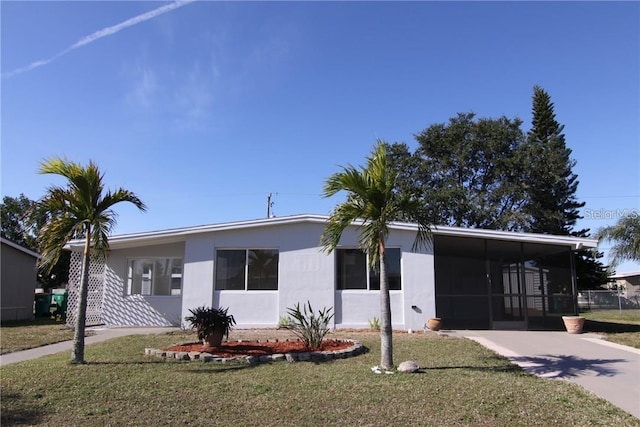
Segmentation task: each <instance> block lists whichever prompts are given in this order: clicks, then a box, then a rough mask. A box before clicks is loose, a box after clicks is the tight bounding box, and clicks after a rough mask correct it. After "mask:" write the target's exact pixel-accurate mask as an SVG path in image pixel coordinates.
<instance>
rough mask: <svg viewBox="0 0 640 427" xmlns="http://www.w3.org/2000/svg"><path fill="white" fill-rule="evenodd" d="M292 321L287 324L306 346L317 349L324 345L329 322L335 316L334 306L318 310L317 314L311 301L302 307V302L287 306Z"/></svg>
mask: <svg viewBox="0 0 640 427" xmlns="http://www.w3.org/2000/svg"><path fill="white" fill-rule="evenodd" d="M287 311H288V313H289V316H291V323H290V324H289V325H288V326H287V328H288V329H290V330H291V331H292V332H293V333H294V334H295V335H296V336H297V337H298V338H300V340H301V341H302V342H303V343H304V345H305V347H307V348H309V349H311V350H315V349H319V348H320V347H321V346H322V340H323V339H324V337H325V336H326V335H327V334H328V333H329V331H330V329H329V322H331V319H332V318H333V315H334V313H332V311H333V307H329V308H326V307H324V308H323V309H322V310H318V313H317V314H316V313H315V312H314V311H313V308H311V303H310V302H309V301H307V304H306V305H303V306H302V309H300V303H297V304H296V305H295V307H293V308H287Z"/></svg>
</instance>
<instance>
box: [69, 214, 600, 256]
mask: <svg viewBox="0 0 640 427" xmlns="http://www.w3.org/2000/svg"><path fill="white" fill-rule="evenodd" d="M328 219H329V216H328V215H312V214H303V215H291V216H282V217H273V218H262V219H254V220H246V221H235V222H227V223H221V224H210V225H199V226H194V227H184V228H172V229H167V230H159V231H148V232H141V233H131V234H121V235H115V236H111V237H110V238H109V246H110V247H111V248H112V249H118V248H126V247H134V246H141V245H143V244H164V243H176V242H181V241H184V240H186V237H187V236H190V235H194V234H202V233H211V232H216V231H228V230H242V229H248V228H259V227H270V226H276V225H286V224H301V223H315V224H325V223H326V222H327V220H328ZM362 224H363V222H362V220H356V221H354V222H353V225H354V226H356V227H359V226H361V225H362ZM389 228H391V229H396V230H410V231H416V232H417V231H418V226H417V224H413V223H406V222H393V223H391V224H390V225H389ZM431 229H432V233H433V234H436V235H443V236H458V237H468V238H483V239H494V240H510V241H517V242H518V241H519V242H529V243H542V244H549V245H561V246H568V247H571V248H572V249H586V248H595V247H597V245H598V241H597V240H595V239H587V238H579V237H569V236H552V235H546V234H533V233H516V232H509V231H495V230H481V229H474V228H461V227H449V226H437V227H436V226H433V227H432V228H431ZM83 246H84V241H83V240H74V241H71V242H69V243H68V244H67V246H66V248H67V249H72V250H73V249H75V250H79V249H81V248H82V247H83Z"/></svg>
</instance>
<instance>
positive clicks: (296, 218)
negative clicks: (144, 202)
mask: <svg viewBox="0 0 640 427" xmlns="http://www.w3.org/2000/svg"><path fill="white" fill-rule="evenodd" d="M327 218H328V216H325V215H292V216H283V217H273V218H262V219H254V220H247V221H235V222H226V223H220V224H209V225H198V226H194V227H184V228H171V229H166V230H159V231H146V232H141V233H130V234H120V235H114V236H111V237H109V247H110V248H112V249H118V248H126V247H133V246H141V245H142V244H154V245H155V244H164V243H176V242H182V241H184V240H185V239H186V237H187V236H190V235H194V234H203V233H211V232H216V231H228V230H242V229H247V228H258V227H269V226H275V225H283V224H292V223H305V222H310V223H318V224H324V223H325V222H326V220H327ZM83 247H84V240H74V241H71V242H69V243H68V244H67V246H66V248H67V249H72V250H73V249H75V250H79V249H80V248H83Z"/></svg>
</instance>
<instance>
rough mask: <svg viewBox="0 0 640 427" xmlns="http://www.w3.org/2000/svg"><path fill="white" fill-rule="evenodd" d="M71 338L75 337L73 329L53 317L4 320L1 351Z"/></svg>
mask: <svg viewBox="0 0 640 427" xmlns="http://www.w3.org/2000/svg"><path fill="white" fill-rule="evenodd" d="M70 339H73V331H72V330H71V329H68V328H67V327H66V326H65V323H64V322H62V321H57V320H54V319H52V318H46V319H45V318H37V319H35V320H29V321H14V322H2V325H1V326H0V353H1V354H4V353H10V352H13V351H19V350H27V349H29V348H35V347H41V346H43V345H47V344H54V343H57V342H60V341H67V340H70Z"/></svg>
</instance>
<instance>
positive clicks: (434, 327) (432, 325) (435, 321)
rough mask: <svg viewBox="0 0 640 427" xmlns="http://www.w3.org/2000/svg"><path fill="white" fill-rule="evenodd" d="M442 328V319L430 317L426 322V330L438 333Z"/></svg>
mask: <svg viewBox="0 0 640 427" xmlns="http://www.w3.org/2000/svg"><path fill="white" fill-rule="evenodd" d="M441 327H442V319H441V318H439V317H431V318H429V320H427V328H429V330H431V331H439V330H440V328H441Z"/></svg>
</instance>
